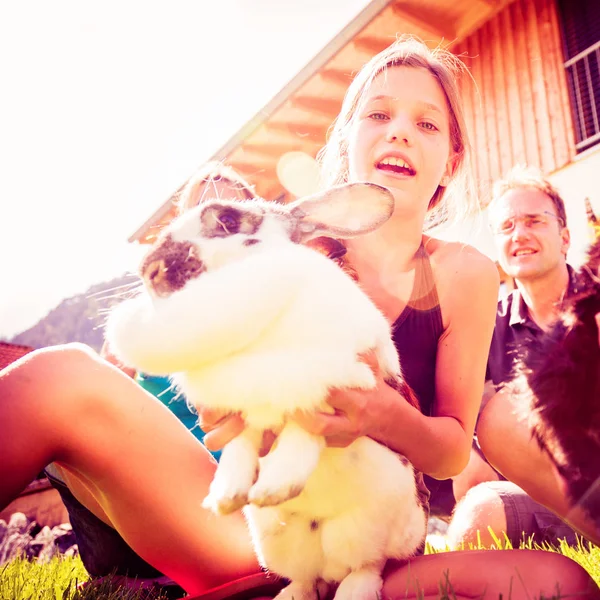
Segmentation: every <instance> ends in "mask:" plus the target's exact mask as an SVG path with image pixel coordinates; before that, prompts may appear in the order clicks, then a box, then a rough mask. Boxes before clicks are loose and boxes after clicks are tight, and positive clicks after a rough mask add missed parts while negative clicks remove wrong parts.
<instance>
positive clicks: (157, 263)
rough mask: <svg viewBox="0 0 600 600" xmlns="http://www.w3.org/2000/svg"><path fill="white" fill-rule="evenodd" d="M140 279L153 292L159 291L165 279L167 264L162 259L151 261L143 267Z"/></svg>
mask: <svg viewBox="0 0 600 600" xmlns="http://www.w3.org/2000/svg"><path fill="white" fill-rule="evenodd" d="M142 279H143V280H144V283H145V284H146V285H147V286H148V287H150V288H152V289H153V290H157V289H160V288H161V287H163V285H162V284H164V283H165V282H166V279H167V263H166V262H165V261H164V260H163V259H162V258H159V259H157V260H153V261H151V262H150V263H148V264H147V265H146V266H145V267H144V272H143V273H142Z"/></svg>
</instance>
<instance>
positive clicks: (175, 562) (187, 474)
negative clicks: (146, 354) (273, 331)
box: [0, 344, 259, 593]
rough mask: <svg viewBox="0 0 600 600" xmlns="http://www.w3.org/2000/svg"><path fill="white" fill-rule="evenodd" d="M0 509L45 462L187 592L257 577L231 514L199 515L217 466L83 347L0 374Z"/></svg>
mask: <svg viewBox="0 0 600 600" xmlns="http://www.w3.org/2000/svg"><path fill="white" fill-rule="evenodd" d="M0 456H1V457H2V460H1V461H0V481H1V482H2V485H1V486H0V506H5V505H6V504H8V503H9V502H10V501H11V500H12V499H13V498H14V497H16V495H18V493H19V492H20V491H21V490H22V489H23V488H24V487H25V486H26V485H27V484H28V483H29V482H30V481H31V480H32V479H33V478H34V477H35V476H36V475H37V474H38V473H39V472H40V471H41V470H42V469H43V468H44V467H45V466H46V465H47V464H48V463H50V462H57V463H58V464H59V465H60V466H61V467H62V468H63V469H64V470H65V471H66V472H67V473H68V480H69V484H70V485H71V486H73V489H72V491H73V492H74V494H75V495H76V496H77V497H78V498H79V499H80V501H82V502H83V503H85V504H86V505H87V506H88V507H89V508H90V509H91V510H92V511H93V512H95V513H96V514H97V515H98V516H99V517H100V518H102V519H104V520H106V521H108V522H109V523H111V524H112V525H113V526H114V527H115V528H116V529H117V530H118V531H119V532H120V533H121V535H122V536H123V538H124V539H125V540H126V541H127V543H128V544H129V545H130V546H131V547H132V548H134V549H135V551H136V552H137V553H138V554H139V555H140V556H142V557H143V558H144V559H145V560H147V561H148V562H149V563H151V564H152V565H154V566H155V567H156V568H157V569H159V570H161V571H162V572H163V573H165V574H167V575H169V576H170V577H172V578H173V579H174V580H175V581H177V582H178V583H179V584H180V585H182V586H183V587H184V588H185V589H186V590H187V591H188V592H190V593H199V592H202V591H204V590H206V589H208V588H210V587H213V586H216V585H219V584H222V583H225V582H227V581H230V580H232V579H235V578H237V577H241V576H243V575H247V574H250V573H254V572H257V571H258V570H259V567H258V564H257V561H256V558H255V556H254V553H253V551H252V546H251V543H250V538H249V535H248V532H247V529H246V525H245V522H244V519H243V517H242V515H241V513H236V514H233V515H230V516H227V517H216V516H215V515H213V514H212V513H209V512H208V511H206V510H203V509H202V507H201V503H202V500H203V499H204V497H205V496H206V494H207V492H208V486H209V483H210V481H211V479H212V476H213V473H214V470H215V462H214V461H213V460H212V457H211V456H210V454H209V453H208V452H207V451H206V450H205V448H204V447H203V446H202V445H201V444H200V443H199V442H198V441H197V440H196V439H195V438H194V436H192V435H191V434H190V433H189V432H188V431H187V430H186V429H185V427H184V426H183V425H182V424H181V423H180V422H179V420H178V419H177V418H176V417H175V416H174V415H173V414H172V413H171V411H169V410H168V409H167V408H166V407H165V406H164V405H162V404H161V403H160V402H159V401H157V400H156V399H155V398H154V397H153V396H152V395H150V394H149V393H147V392H146V391H144V390H143V389H142V388H141V387H140V386H139V385H137V384H136V383H135V382H134V381H132V380H131V379H130V378H129V377H127V376H126V375H124V374H123V373H121V372H120V371H119V370H118V369H117V368H115V367H113V366H112V365H110V364H109V363H107V362H106V361H104V360H102V359H101V358H100V357H98V356H97V355H96V354H95V353H94V352H93V351H91V350H89V349H88V348H87V347H85V346H81V345H78V344H69V345H66V346H60V347H55V348H50V349H45V350H40V351H36V352H33V353H31V354H29V355H27V356H26V357H24V358H23V359H21V360H19V361H17V362H16V363H14V364H13V365H11V366H10V367H9V368H7V369H5V370H3V371H0Z"/></svg>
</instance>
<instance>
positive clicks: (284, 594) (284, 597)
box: [275, 582, 318, 600]
mask: <svg viewBox="0 0 600 600" xmlns="http://www.w3.org/2000/svg"><path fill="white" fill-rule="evenodd" d="M275 600H318V596H317V590H316V588H315V587H314V586H313V585H307V584H305V583H296V582H292V583H290V585H288V586H287V587H284V588H283V589H282V590H281V591H280V592H279V594H277V596H275Z"/></svg>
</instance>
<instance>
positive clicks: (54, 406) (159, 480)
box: [0, 39, 596, 598]
mask: <svg viewBox="0 0 600 600" xmlns="http://www.w3.org/2000/svg"><path fill="white" fill-rule="evenodd" d="M455 66H456V60H455V59H453V58H452V57H451V55H449V54H447V53H445V52H443V51H439V50H438V51H435V52H431V51H429V50H428V49H427V48H426V46H424V45H423V44H421V43H419V42H417V41H414V40H410V39H400V40H399V41H397V42H395V43H394V44H392V46H390V47H389V48H388V49H386V50H384V51H383V52H382V53H381V54H379V55H377V56H376V57H375V58H374V59H372V60H371V61H370V62H369V63H368V64H367V65H365V67H364V68H363V69H362V70H361V72H360V73H359V74H358V76H357V77H356V79H355V80H354V82H353V83H352V85H351V87H350V89H349V90H348V94H347V96H346V98H345V101H344V104H343V107H342V111H341V113H340V116H339V118H338V119H337V121H336V124H335V128H334V130H333V133H332V135H331V138H330V141H329V143H328V145H327V147H326V148H325V151H324V153H323V156H322V159H323V165H324V170H325V173H326V174H327V175H328V176H329V178H328V181H327V183H335V182H339V181H358V180H366V181H371V182H374V183H378V184H380V185H384V186H386V187H388V188H389V189H390V190H391V191H392V192H393V194H394V197H395V201H396V209H395V214H394V216H393V217H392V219H391V220H390V222H389V223H387V224H386V225H385V226H383V227H382V228H381V229H380V230H379V231H377V232H376V233H374V234H371V235H369V236H365V237H363V238H361V239H357V240H354V241H352V242H351V243H348V254H347V257H348V259H349V261H350V262H351V264H352V266H353V267H354V268H355V270H356V272H357V274H358V277H359V280H360V282H361V285H362V286H363V287H364V289H365V290H366V291H367V292H368V293H369V294H370V295H371V297H372V298H373V300H374V301H375V302H376V304H377V305H378V306H379V308H380V309H381V310H382V311H383V313H384V314H385V315H386V316H387V317H388V318H389V320H390V322H391V323H393V324H394V338H395V342H396V344H397V346H398V349H399V352H400V354H401V361H402V364H403V368H404V374H405V377H406V379H407V380H408V382H409V383H410V385H411V387H412V388H413V390H414V391H415V393H416V394H417V396H418V399H419V402H420V406H421V411H418V410H416V409H413V408H412V407H411V406H410V405H409V403H408V402H405V401H404V399H403V398H402V397H401V396H400V395H399V394H398V393H397V392H396V391H394V390H392V389H391V388H389V387H388V386H387V385H386V384H385V383H384V382H383V381H380V382H379V386H378V388H377V390H376V391H375V392H362V391H357V390H340V391H337V392H335V393H333V394H332V395H331V397H330V399H329V402H330V404H331V405H332V406H333V407H334V408H335V409H336V414H334V415H325V414H316V415H310V416H303V417H299V419H300V421H301V423H302V424H303V425H304V426H305V427H306V428H308V429H309V430H311V431H315V432H318V433H321V434H325V435H326V436H327V437H328V441H329V443H330V444H332V445H346V444H349V443H350V442H351V441H352V440H354V439H355V438H356V437H357V436H360V435H370V436H371V437H373V438H375V439H377V440H378V441H380V442H382V443H385V444H387V445H389V446H390V447H392V448H393V449H395V450H398V451H399V452H401V453H402V454H404V455H406V456H407V457H408V458H409V459H410V460H411V461H412V463H413V464H414V465H415V467H416V468H417V469H418V470H420V471H422V472H424V473H426V474H428V475H430V476H433V477H435V478H438V479H443V478H447V477H450V476H452V475H455V474H457V473H459V472H460V471H461V470H462V469H463V468H464V466H465V465H466V463H467V460H468V457H469V451H470V448H471V440H472V436H473V428H474V425H475V418H476V415H477V410H478V406H479V401H480V398H481V394H482V390H483V380H484V369H485V362H486V356H487V351H488V348H489V343H490V339H491V333H492V327H493V323H494V317H495V307H496V297H497V291H498V275H497V272H496V269H495V266H494V265H493V263H492V262H491V261H490V260H488V259H487V258H486V257H484V256H483V255H481V254H479V253H478V252H476V251H475V250H473V249H471V248H469V247H467V246H464V245H459V244H453V243H445V242H442V241H439V240H437V239H435V238H433V237H429V236H428V235H426V234H424V231H425V230H427V228H428V227H430V226H431V225H432V224H436V223H440V222H443V221H446V220H451V219H453V218H460V216H461V215H462V214H465V213H467V212H468V208H469V206H468V203H469V202H473V201H474V199H473V197H472V196H469V195H467V193H466V192H467V190H466V188H465V186H464V181H465V179H466V178H467V175H468V154H467V148H468V144H467V138H466V130H465V127H464V122H463V119H462V113H461V108H460V103H459V99H458V92H457V85H456V81H455V76H456V73H455V71H454V67H455ZM463 290H468V291H469V295H468V296H466V295H465V294H461V293H457V291H460V292H462V291H463ZM67 382H68V384H67ZM0 398H2V400H1V403H0V422H2V423H3V428H4V429H5V431H8V432H10V435H3V436H2V437H1V438H0V453H1V454H2V457H3V461H2V464H1V466H0V480H1V481H2V482H3V486H2V490H1V491H0V504H3V503H6V502H7V501H9V500H10V499H11V498H12V497H14V496H15V495H16V494H17V493H18V492H19V491H20V489H22V488H23V487H24V486H25V485H26V484H27V483H28V482H29V481H30V480H31V479H32V478H33V477H34V476H35V474H36V473H37V472H38V471H39V470H40V469H41V468H42V467H43V466H44V465H46V464H47V463H49V462H51V461H53V460H55V461H57V462H58V463H59V464H60V465H62V467H63V470H64V471H65V472H67V473H68V476H69V485H70V487H71V489H72V490H73V491H74V493H75V494H76V495H77V496H78V497H79V499H80V500H81V501H82V502H83V503H84V504H86V505H87V506H88V507H89V508H90V509H91V510H93V511H94V513H95V514H96V515H97V516H99V518H101V519H102V520H104V521H105V522H106V523H109V524H110V525H112V526H113V527H115V528H116V529H117V530H118V531H119V532H120V533H121V534H122V535H123V537H124V538H125V540H127V542H128V543H129V544H130V545H131V546H132V547H133V548H134V549H135V550H136V551H137V552H138V553H139V554H140V555H141V556H142V557H144V558H145V559H146V560H147V561H148V562H150V563H151V564H153V565H155V566H156V567H157V568H159V569H160V570H161V571H162V572H164V573H166V574H167V575H169V576H171V577H172V578H173V579H175V580H176V581H177V582H178V583H180V584H181V585H182V586H183V587H184V588H185V589H186V590H187V591H188V592H190V593H200V592H204V591H206V590H208V589H209V588H211V587H214V586H217V585H220V584H227V583H228V582H231V581H233V580H235V579H236V578H240V577H242V576H244V575H246V576H248V575H251V574H253V573H256V572H258V571H259V568H258V565H257V562H256V559H255V557H254V555H253V552H252V548H251V545H250V540H249V537H248V533H247V531H246V528H245V525H244V522H243V518H242V516H241V514H239V513H236V514H234V515H230V516H228V517H226V518H222V519H221V518H220V519H216V518H215V517H214V516H213V515H212V514H208V513H207V512H206V511H204V510H202V508H201V507H200V503H201V501H202V499H203V498H204V496H205V495H206V493H207V490H208V485H209V483H210V480H211V478H212V474H213V472H214V462H213V461H212V460H210V458H209V455H208V453H207V452H206V450H205V449H204V448H203V447H202V446H201V445H200V444H199V443H198V442H197V441H196V440H195V439H194V438H193V436H192V435H191V434H189V433H188V432H186V431H185V428H184V427H183V426H182V425H181V424H180V423H179V422H178V421H177V419H176V418H175V417H174V416H173V415H172V414H171V413H170V412H169V411H168V409H166V408H165V407H164V406H163V405H161V404H160V403H159V402H158V401H155V400H154V399H153V398H152V397H151V396H150V395H148V394H147V393H146V392H144V391H143V390H142V389H141V388H140V387H139V386H137V385H136V384H135V383H134V382H133V381H132V380H131V379H129V378H127V377H126V376H125V375H123V374H122V373H121V372H120V371H118V370H117V369H115V368H114V367H112V366H110V365H108V364H106V363H105V362H104V361H102V360H101V359H99V358H98V357H97V356H95V355H94V354H93V353H92V352H90V351H89V350H87V349H85V348H83V347H80V346H73V345H69V346H65V347H61V348H54V349H49V350H42V351H38V352H35V353H32V354H31V355H29V356H28V357H26V358H25V359H22V360H21V361H19V362H17V363H15V364H14V365H13V366H12V367H11V368H9V369H7V370H6V371H5V372H4V373H2V375H1V379H0ZM202 426H203V429H207V428H208V429H213V431H212V432H211V433H210V434H209V435H208V436H207V437H206V438H205V440H206V443H207V446H211V447H213V448H216V447H218V446H220V445H222V444H223V443H224V442H225V441H227V440H228V439H230V438H231V436H232V435H235V434H236V433H237V432H239V430H240V428H242V427H243V423H242V422H241V421H240V419H239V418H238V417H236V416H235V415H229V416H226V417H222V418H220V419H219V420H217V418H216V417H215V415H210V414H209V415H206V414H205V415H203V423H202ZM148 432H152V434H151V435H148ZM542 564H543V565H544V566H543V567H542V566H541V565H542ZM517 566H518V570H517ZM446 575H447V576H448V577H449V580H450V583H451V586H452V589H453V591H454V593H455V595H456V596H457V597H461V596H469V597H472V596H473V595H478V596H481V595H483V593H484V592H486V591H487V592H489V594H490V597H497V596H498V594H500V593H504V594H508V593H509V590H512V591H511V593H512V598H528V597H530V596H531V595H532V594H535V595H539V594H540V593H542V592H543V593H545V594H547V595H550V594H552V593H554V592H555V589H556V584H560V591H561V593H562V594H568V593H569V592H575V591H577V592H580V593H583V592H587V593H588V594H589V597H590V598H591V597H596V596H594V595H593V594H594V591H593V590H594V589H596V586H595V585H594V584H593V582H591V580H590V579H589V577H588V576H587V574H586V573H585V572H584V571H583V569H581V568H580V567H579V566H578V565H576V564H575V563H574V562H572V561H570V560H569V559H566V558H564V557H562V556H560V555H556V554H551V553H544V554H543V561H541V560H540V557H539V555H538V553H535V552H531V551H515V552H494V553H491V552H469V553H449V554H440V555H432V556H426V557H416V558H414V559H413V560H411V561H410V563H409V564H407V565H400V566H397V565H396V566H394V567H393V568H390V572H389V574H388V575H387V578H386V581H385V585H384V590H383V593H384V595H386V596H389V597H416V596H417V595H419V597H422V596H424V597H428V596H432V597H433V596H436V597H437V595H438V593H439V586H440V583H441V582H443V581H444V580H445V576H446ZM234 589H237V588H236V584H231V585H225V587H224V588H223V589H222V590H221V596H226V595H227V594H228V593H230V592H231V591H233V590H234Z"/></svg>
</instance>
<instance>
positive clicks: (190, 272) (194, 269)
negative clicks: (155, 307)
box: [140, 236, 206, 298]
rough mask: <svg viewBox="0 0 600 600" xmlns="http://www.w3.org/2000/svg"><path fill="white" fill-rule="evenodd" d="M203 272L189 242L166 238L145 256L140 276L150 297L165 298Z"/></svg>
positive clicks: (203, 268)
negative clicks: (151, 295)
mask: <svg viewBox="0 0 600 600" xmlns="http://www.w3.org/2000/svg"><path fill="white" fill-rule="evenodd" d="M205 270H206V267H205V265H204V263H203V262H202V261H201V260H200V256H199V251H198V249H197V248H196V247H195V246H194V245H193V244H192V243H191V242H175V241H174V240H173V239H172V238H171V237H170V236H167V237H166V238H165V239H164V240H162V241H161V242H160V243H158V245H157V246H156V247H155V248H153V249H152V251H151V252H150V254H148V256H147V257H146V259H145V260H144V262H143V264H142V266H141V269H140V275H141V277H142V280H143V281H144V284H145V285H146V288H147V289H148V290H149V291H150V292H151V293H152V294H153V295H155V296H158V297H161V298H165V297H167V296H170V295H171V294H172V293H173V292H176V291H177V290H180V289H182V288H183V287H184V286H185V284H186V283H187V282H188V281H189V280H190V279H195V278H196V277H198V276H199V275H200V274H201V273H203V272H204V271H205Z"/></svg>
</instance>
